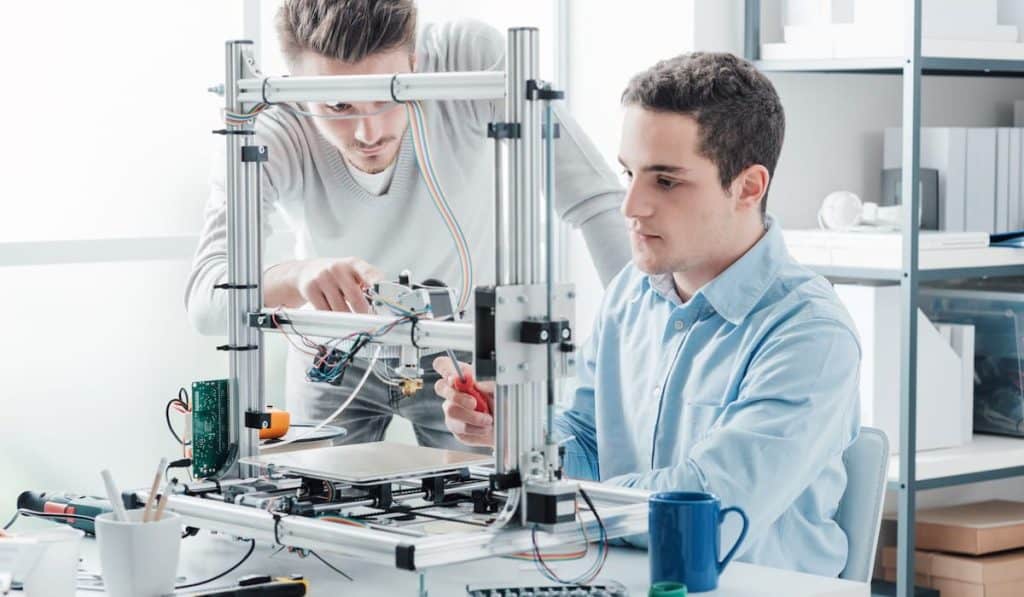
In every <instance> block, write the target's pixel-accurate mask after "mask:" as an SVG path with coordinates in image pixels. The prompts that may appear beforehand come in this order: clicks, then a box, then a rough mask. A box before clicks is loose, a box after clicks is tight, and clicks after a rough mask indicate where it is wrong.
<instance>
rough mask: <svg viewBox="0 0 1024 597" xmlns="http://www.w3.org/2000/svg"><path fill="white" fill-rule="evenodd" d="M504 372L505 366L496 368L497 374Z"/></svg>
mask: <svg viewBox="0 0 1024 597" xmlns="http://www.w3.org/2000/svg"><path fill="white" fill-rule="evenodd" d="M504 372H505V366H504V365H502V366H500V367H498V373H504Z"/></svg>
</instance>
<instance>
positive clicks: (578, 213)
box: [185, 0, 629, 448]
mask: <svg viewBox="0 0 1024 597" xmlns="http://www.w3.org/2000/svg"><path fill="white" fill-rule="evenodd" d="M277 32H278V37H279V38H280V43H281V50H282V53H283V54H284V57H285V59H286V61H287V64H288V68H289V71H290V72H291V74H293V75H296V76H315V75H370V74H394V73H409V72H446V71H482V70H503V69H504V54H505V42H504V39H503V36H502V35H501V34H500V33H499V32H498V31H497V30H495V29H494V28H492V27H489V26H487V25H484V24H482V23H479V22H470V21H461V22H455V23H446V24H443V25H427V26H425V27H423V28H422V30H421V31H419V34H418V35H417V26H416V5H415V3H414V1H413V0H287V1H286V2H284V4H283V5H282V6H281V9H280V11H279V12H278V15H277ZM422 106H423V112H424V115H425V121H426V126H425V128H426V130H427V141H428V143H429V145H430V149H431V155H432V161H433V168H434V171H435V172H436V174H437V178H438V179H439V181H440V183H441V185H442V186H443V188H444V190H445V191H446V193H447V195H448V202H449V203H450V205H451V208H452V211H453V212H454V214H455V217H456V219H457V220H458V222H459V224H460V226H461V228H462V230H463V231H464V233H465V236H466V241H467V244H468V248H469V253H470V256H471V259H472V261H473V265H474V270H475V274H476V275H475V279H474V280H472V281H471V284H473V285H477V284H487V283H493V281H494V235H493V230H494V226H493V217H494V200H493V192H494V191H493V189H494V183H493V171H494V164H493V161H494V158H493V155H494V154H493V149H492V146H491V143H492V141H491V140H489V139H488V138H487V134H486V132H487V124H488V123H489V122H494V121H500V120H502V118H503V117H504V102H501V101H432V102H424V103H423V104H422ZM558 120H559V122H560V125H561V138H559V139H557V140H556V141H555V147H556V156H555V164H556V168H557V175H556V194H555V197H556V210H557V212H558V214H559V216H560V217H561V218H562V220H563V221H566V222H568V223H570V224H572V225H573V226H575V227H577V228H579V229H581V230H582V233H583V237H584V239H585V240H586V243H587V246H588V248H589V249H590V253H591V257H592V258H593V260H594V263H595V265H596V266H597V270H598V272H599V273H600V275H601V278H602V281H603V282H605V283H607V281H608V280H610V279H611V278H612V277H613V276H614V275H615V273H616V272H618V270H620V269H621V268H622V267H623V266H624V265H625V264H626V263H627V262H628V260H629V249H628V241H627V239H626V235H625V228H624V226H623V220H622V217H621V215H620V214H619V206H620V204H621V201H622V197H623V193H622V190H621V188H620V186H619V184H618V181H617V179H616V176H615V174H614V173H613V172H612V171H611V170H610V169H609V168H608V167H607V166H606V165H605V162H604V160H603V159H602V157H601V156H600V154H599V153H598V152H597V150H596V149H595V148H594V147H593V145H592V144H591V142H590V141H589V140H588V139H587V137H586V136H585V135H584V134H583V132H582V131H581V130H580V128H579V126H578V125H577V124H576V123H575V122H574V121H573V120H572V119H571V118H569V117H568V116H567V115H566V114H565V113H563V112H558ZM409 125H410V122H409V119H408V117H407V113H406V110H405V108H404V107H403V106H402V105H400V104H394V103H390V102H345V101H344V100H343V98H342V100H340V101H337V102H307V103H303V104H301V105H281V106H275V107H272V108H270V109H268V110H265V111H264V112H262V113H261V114H260V115H259V117H258V118H257V120H256V125H255V132H256V135H255V141H254V142H255V143H257V144H261V145H266V146H267V150H268V155H269V160H268V161H267V162H264V166H263V180H262V182H263V200H264V208H265V209H268V210H274V211H276V212H277V213H278V214H279V215H280V216H281V219H282V220H283V221H285V222H286V223H287V226H288V227H289V228H290V229H291V232H292V233H294V235H295V237H296V243H295V248H294V259H292V260H289V261H284V262H280V263H276V264H273V265H271V266H270V267H268V268H266V269H265V271H264V276H263V293H264V302H265V304H266V305H267V306H268V307H278V306H280V307H290V308H296V307H302V306H309V307H310V308H314V309H320V310H330V311H353V312H358V313H365V312H368V311H369V305H368V304H367V301H366V299H365V298H364V296H363V289H364V288H366V287H368V286H370V285H372V284H373V283H374V282H376V281H378V280H380V279H382V278H388V279H394V278H395V277H397V275H398V274H399V273H400V272H401V271H403V270H406V269H408V270H410V271H411V272H412V273H413V274H414V276H415V277H416V279H417V280H420V279H426V278H435V279H439V280H442V281H445V282H446V283H448V284H449V285H451V286H455V282H456V281H458V280H460V275H461V270H460V267H459V260H458V259H457V257H456V251H455V249H454V247H453V243H452V240H451V237H450V235H449V231H448V229H447V227H446V226H445V223H444V221H443V220H442V219H441V216H440V215H439V214H438V213H437V211H436V209H435V206H434V203H433V201H432V199H431V196H430V194H429V190H428V187H427V185H426V184H425V183H424V181H423V178H422V177H421V175H420V170H419V167H420V165H419V164H418V163H417V160H416V157H415V154H414V148H413V144H412V139H411V132H410V130H409ZM214 172H215V175H214V180H213V184H212V189H211V192H210V198H209V200H208V202H207V207H206V212H205V224H204V227H203V231H202V234H201V236H200V241H199V247H198V249H197V251H196V255H195V260H194V264H193V268H192V274H191V276H190V278H189V280H188V288H187V291H186V299H185V300H186V308H187V310H188V314H189V318H190V320H191V321H192V324H193V325H194V326H195V327H196V328H197V329H198V330H199V331H200V332H201V333H205V334H223V333H224V332H225V330H226V329H227V298H228V296H227V293H225V292H223V291H220V290H216V289H215V288H214V286H215V285H216V284H220V283H223V282H225V281H226V278H227V253H226V251H227V242H226V241H227V221H226V214H227V208H226V200H225V191H224V159H223V157H220V158H218V161H217V162H216V164H215V170H214ZM264 221H266V219H265V220H264ZM268 232H269V231H268ZM382 354H384V355H389V354H393V353H382ZM395 362H396V361H395V359H393V358H390V357H388V358H383V359H382V363H381V364H382V365H383V366H384V369H383V374H382V375H380V376H376V375H375V376H373V377H370V378H369V379H368V381H367V384H366V385H365V386H364V387H363V389H362V390H361V392H360V394H359V396H358V397H357V399H356V400H355V401H354V402H353V403H352V404H350V405H349V406H348V407H347V409H346V410H345V411H344V413H343V414H342V415H341V416H340V417H339V418H338V420H336V421H335V423H337V424H339V425H341V426H344V427H345V428H347V430H348V435H347V436H346V439H345V440H344V441H346V442H347V443H360V442H366V441H378V440H380V439H381V438H382V437H383V435H384V432H385V430H386V429H387V426H388V424H389V423H390V422H391V418H392V416H393V415H395V414H398V415H401V416H404V417H406V418H407V419H409V420H410V421H412V423H413V426H414V430H415V433H416V437H417V440H418V441H419V443H420V444H421V445H426V446H432V447H442V448H458V447H459V446H460V444H458V442H456V441H455V440H454V438H452V436H451V434H450V433H449V432H448V430H447V429H446V428H445V424H444V418H443V414H442V412H441V400H440V399H438V398H437V396H436V395H435V394H434V392H433V385H434V384H433V381H434V380H435V379H436V377H434V378H433V379H431V378H429V376H428V379H427V380H426V381H427V383H426V384H425V386H424V389H423V390H421V391H420V392H418V393H417V394H416V395H415V396H413V397H410V398H402V396H401V393H400V391H399V389H398V388H396V387H395V386H394V385H391V383H389V381H388V380H387V376H386V371H387V366H390V365H394V364H395ZM311 364H312V359H311V358H310V357H309V356H308V355H306V354H304V353H302V352H300V351H298V350H294V349H289V354H288V363H287V373H286V387H287V389H286V393H287V396H286V398H287V400H288V404H289V407H290V408H291V409H292V410H296V411H297V412H298V413H300V414H301V415H302V416H303V417H304V418H308V419H313V420H321V419H323V418H325V417H327V416H328V415H330V414H331V413H332V412H333V411H334V410H335V409H336V408H337V407H338V406H339V404H340V403H341V401H342V400H343V399H344V398H346V397H347V396H348V395H349V394H351V392H352V389H353V387H354V386H355V384H356V382H357V381H358V380H359V379H360V378H361V377H362V376H363V373H364V372H365V365H366V363H365V362H359V361H357V362H355V363H353V365H352V366H351V367H350V368H349V371H348V373H347V374H346V376H345V378H344V381H343V383H342V385H341V386H340V387H334V386H330V385H327V384H312V383H309V382H307V381H306V379H305V372H306V370H307V369H308V368H309V367H310V365H311ZM426 369H429V367H426ZM430 375H433V373H432V372H431V373H430Z"/></svg>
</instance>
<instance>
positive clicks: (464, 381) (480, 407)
mask: <svg viewBox="0 0 1024 597" xmlns="http://www.w3.org/2000/svg"><path fill="white" fill-rule="evenodd" d="M447 352H448V358H449V359H451V360H452V365H454V366H455V372H456V373H458V375H459V378H458V379H456V380H455V385H454V388H455V391H456V392H461V393H463V394H469V395H470V396H472V397H473V398H474V399H476V408H475V409H473V410H475V411H476V412H480V413H486V414H491V405H490V404H489V403H488V402H487V396H485V395H484V392H483V390H481V389H480V386H478V385H476V381H475V380H474V379H473V374H472V373H470V374H469V375H467V374H465V373H464V372H463V371H462V367H460V366H459V361H458V359H456V358H455V353H454V352H452V351H451V350H448V351H447Z"/></svg>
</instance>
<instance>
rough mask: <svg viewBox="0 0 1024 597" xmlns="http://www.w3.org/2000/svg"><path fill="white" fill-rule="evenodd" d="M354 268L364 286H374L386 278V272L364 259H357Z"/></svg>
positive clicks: (358, 279)
mask: <svg viewBox="0 0 1024 597" xmlns="http://www.w3.org/2000/svg"><path fill="white" fill-rule="evenodd" d="M353 269H354V270H355V273H356V278H357V281H358V282H359V283H360V284H362V285H364V286H372V285H374V284H376V283H377V282H380V281H381V280H383V279H384V272H382V271H380V270H379V269H377V268H376V267H374V266H372V265H370V264H369V263H367V262H365V261H363V260H362V259H356V260H355V263H354V264H353Z"/></svg>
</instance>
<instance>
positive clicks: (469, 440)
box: [454, 433, 494, 447]
mask: <svg viewBox="0 0 1024 597" xmlns="http://www.w3.org/2000/svg"><path fill="white" fill-rule="evenodd" d="M454 435H455V439H457V440H459V441H460V442H462V443H464V444H466V445H467V446H483V447H493V446H494V439H493V438H492V437H491V436H489V435H487V436H483V435H468V434H466V433H456V434H454Z"/></svg>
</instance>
